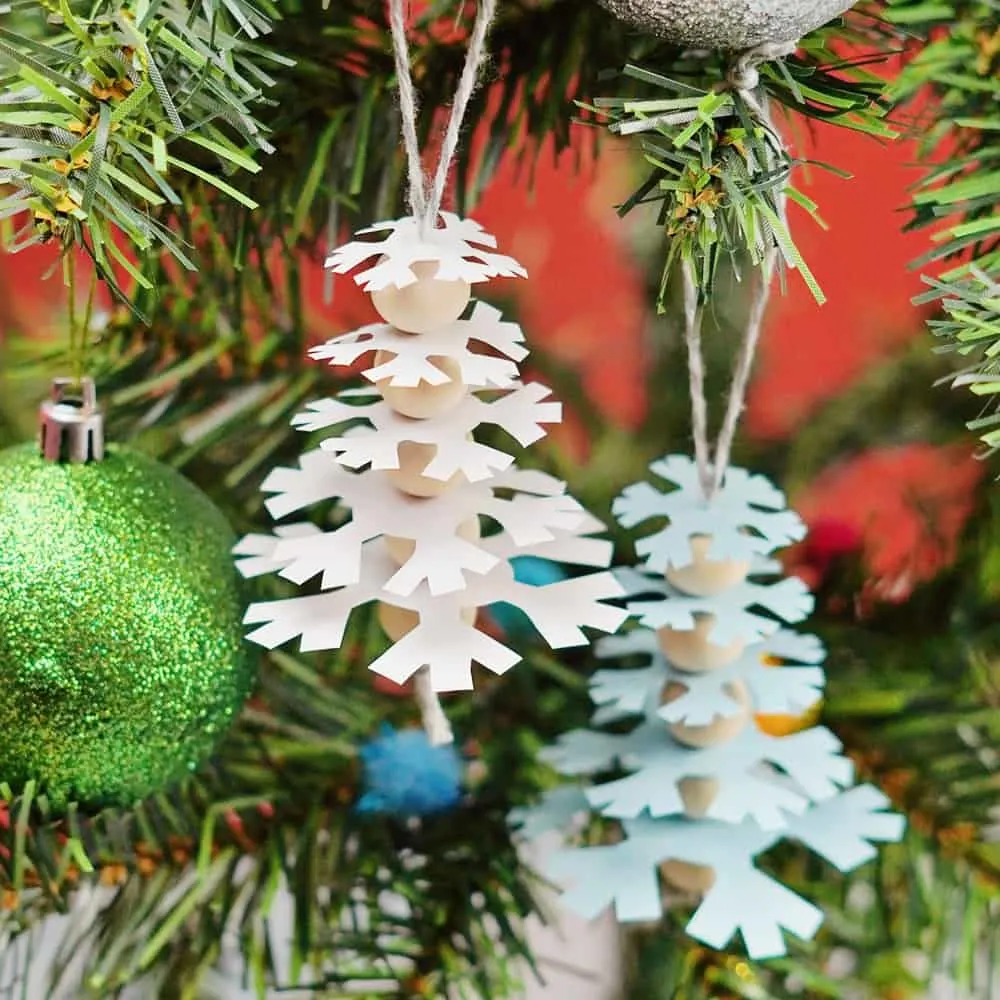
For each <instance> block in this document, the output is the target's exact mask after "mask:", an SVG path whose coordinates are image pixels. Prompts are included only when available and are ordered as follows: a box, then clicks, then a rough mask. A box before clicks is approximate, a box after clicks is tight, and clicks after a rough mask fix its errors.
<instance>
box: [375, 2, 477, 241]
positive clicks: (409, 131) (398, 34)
mask: <svg viewBox="0 0 1000 1000" xmlns="http://www.w3.org/2000/svg"><path fill="white" fill-rule="evenodd" d="M405 4H406V0H389V27H390V29H391V32H392V42H393V55H394V58H395V63H396V78H397V80H398V82H399V108H400V112H401V114H402V118H403V127H402V133H403V148H404V149H405V151H406V161H407V167H408V173H409V186H410V191H409V199H410V208H411V209H412V211H413V214H414V216H415V217H416V218H417V219H419V220H420V223H421V228H422V229H424V230H425V231H426V230H427V229H433V228H434V227H435V226H436V224H437V217H438V212H439V211H440V210H441V203H442V201H443V200H444V191H445V186H446V185H447V183H448V172H449V170H450V169H451V164H452V160H453V159H454V158H455V153H456V151H457V149H458V139H459V134H460V133H461V129H462V122H463V121H464V119H465V112H466V110H467V109H468V106H469V101H470V100H471V98H472V94H473V93H474V91H475V89H476V79H477V76H478V74H479V70H480V67H481V66H482V63H483V61H484V60H485V58H486V36H487V35H488V34H489V30H490V26H491V24H492V23H493V17H494V15H495V13H496V6H497V0H480V3H479V9H478V11H477V13H476V20H475V23H474V24H473V27H472V33H471V35H470V36H469V47H468V50H467V51H466V54H465V64H464V65H463V67H462V74H461V77H460V78H459V82H458V89H457V90H456V91H455V97H454V99H453V101H452V105H451V115H450V116H449V118H448V125H447V127H446V128H445V133H444V139H443V141H442V145H441V153H440V156H439V158H438V164H437V168H436V170H435V172H434V179H433V183H428V177H427V175H426V174H425V173H424V171H423V167H422V162H421V157H420V144H419V139H418V136H417V97H416V90H415V88H414V86H413V77H412V75H411V74H410V55H409V46H408V45H407V41H406V18H405Z"/></svg>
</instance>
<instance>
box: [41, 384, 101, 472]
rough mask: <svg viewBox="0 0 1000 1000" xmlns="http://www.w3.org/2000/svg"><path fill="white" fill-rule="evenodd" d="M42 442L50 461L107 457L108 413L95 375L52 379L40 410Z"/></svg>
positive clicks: (43, 454) (43, 455)
mask: <svg viewBox="0 0 1000 1000" xmlns="http://www.w3.org/2000/svg"><path fill="white" fill-rule="evenodd" d="M38 443H39V447H40V448H41V452H42V457H43V458H44V459H45V460H46V461H48V462H71V463H77V464H81V463H84V462H100V461H101V459H103V458H104V417H103V416H102V415H101V411H100V410H99V409H98V407H97V388H96V386H95V385H94V380H93V379H92V378H84V379H80V381H79V382H76V381H74V380H73V379H68V378H56V379H53V380H52V387H51V390H50V393H49V398H48V399H47V400H45V402H44V403H42V405H41V407H40V408H39V410H38Z"/></svg>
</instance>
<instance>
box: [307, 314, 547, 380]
mask: <svg viewBox="0 0 1000 1000" xmlns="http://www.w3.org/2000/svg"><path fill="white" fill-rule="evenodd" d="M500 317H501V313H500V310H499V309H496V308H494V307H493V306H490V305H487V304H486V303H485V302H477V303H476V304H475V307H474V308H473V311H472V315H471V316H470V317H469V318H468V319H459V320H456V321H455V322H454V323H450V324H449V325H447V326H444V327H442V328H441V329H439V330H434V331H431V332H430V333H423V334H421V335H420V336H419V337H415V336H413V335H412V334H409V333H401V332H400V331H399V330H397V329H396V328H395V327H394V326H390V325H389V324H388V323H372V324H371V325H370V326H363V327H361V329H359V330H353V331H352V332H351V333H345V334H342V335H341V336H339V337H333V338H332V339H331V340H328V341H327V342H326V343H325V344H321V345H320V346H319V347H314V348H313V349H312V350H311V351H310V352H309V356H310V357H311V358H315V359H316V360H317V361H327V362H329V363H330V364H331V365H341V366H348V365H353V364H354V363H355V362H356V361H357V360H358V359H359V358H361V357H363V356H364V355H365V354H369V353H371V352H373V351H386V352H388V353H390V354H392V355H394V357H393V358H392V359H391V360H389V361H385V362H383V363H382V364H380V365H375V366H374V367H372V368H367V369H364V370H363V372H362V374H363V375H364V376H365V378H367V379H368V380H369V381H370V382H381V381H382V380H383V379H385V380H387V382H388V384H389V385H391V386H394V387H408V386H416V385H419V384H420V383H421V382H428V383H430V384H431V385H441V384H442V383H444V382H446V381H447V380H448V376H447V375H446V374H445V373H444V372H443V371H441V369H440V368H439V367H438V366H437V365H435V364H434V362H433V361H431V360H430V359H431V358H434V357H447V358H450V359H452V360H453V361H455V362H456V364H457V365H458V368H459V371H460V373H461V378H462V381H463V382H464V383H465V385H467V386H468V387H469V388H471V389H487V388H494V389H509V388H510V387H511V386H513V384H514V383H515V382H516V380H517V362H519V361H523V360H524V358H525V356H526V355H527V353H528V351H527V349H526V348H525V347H524V346H523V341H524V334H523V333H522V332H521V328H520V327H519V326H518V325H517V323H509V322H505V321H503V320H502V319H501V318H500ZM473 342H475V343H478V344H482V345H483V346H485V347H488V348H491V349H492V350H494V351H496V352H498V353H500V354H502V355H503V357H496V356H494V355H491V354H482V353H477V352H476V351H473V350H472V349H471V346H470V345H471V344H472V343H473Z"/></svg>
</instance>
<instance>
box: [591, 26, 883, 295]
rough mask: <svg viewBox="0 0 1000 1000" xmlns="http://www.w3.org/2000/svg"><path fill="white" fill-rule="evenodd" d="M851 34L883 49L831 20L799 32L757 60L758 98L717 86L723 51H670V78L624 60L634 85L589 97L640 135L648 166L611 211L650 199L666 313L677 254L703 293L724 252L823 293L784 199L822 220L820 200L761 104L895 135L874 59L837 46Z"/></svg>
mask: <svg viewBox="0 0 1000 1000" xmlns="http://www.w3.org/2000/svg"><path fill="white" fill-rule="evenodd" d="M858 37H861V38H864V39H865V40H866V41H871V40H873V39H878V40H879V41H881V42H882V47H883V48H884V47H885V46H884V41H885V40H884V38H881V36H877V35H873V34H872V33H871V32H861V33H858V32H855V31H854V30H853V29H845V28H842V27H840V26H833V27H830V28H827V29H824V30H821V31H819V32H815V33H814V34H812V35H810V36H809V37H808V38H807V39H805V40H804V42H803V46H802V55H801V56H795V57H792V58H790V59H788V60H784V61H777V62H773V63H767V64H764V65H763V66H762V67H761V70H760V74H761V84H762V87H761V93H762V94H763V95H764V96H763V101H764V102H765V104H764V105H763V106H762V105H761V104H759V103H758V102H757V100H756V99H752V98H751V97H749V96H748V95H744V94H742V93H741V92H740V91H737V90H734V89H731V88H729V87H727V86H726V85H725V84H724V81H725V79H726V73H727V66H726V65H725V64H724V63H723V62H722V61H721V59H720V58H719V57H717V56H715V57H710V58H708V59H707V60H706V59H704V58H702V59H694V60H692V59H687V58H685V57H680V58H678V57H677V55H676V54H675V55H674V60H673V61H674V65H673V67H672V71H671V75H665V74H664V73H662V72H659V71H658V70H657V69H655V68H654V67H655V66H656V59H655V56H654V57H653V58H651V59H649V60H647V61H646V63H645V64H644V65H643V66H641V67H640V66H636V65H628V66H626V67H625V68H624V70H623V71H622V73H621V77H622V79H623V80H624V81H625V83H626V85H627V86H628V87H629V89H630V90H631V91H632V93H631V94H630V95H629V96H625V97H614V98H610V97H598V98H596V99H594V101H593V103H592V104H590V105H585V106H584V107H585V109H586V110H588V111H590V112H592V113H593V114H594V115H595V116H596V117H597V118H598V119H600V120H603V121H605V122H607V124H608V127H609V129H610V131H611V132H612V133H615V134H618V135H623V136H631V135H636V136H637V139H636V143H637V146H638V148H639V150H640V152H641V153H642V156H643V159H644V160H645V162H646V164H647V168H648V169H647V173H646V176H645V178H644V180H643V181H642V183H641V184H640V185H639V186H638V188H637V189H636V190H635V191H634V193H633V194H632V195H631V196H630V197H629V198H628V199H626V200H625V202H624V203H623V204H622V205H621V206H620V207H619V209H618V211H619V214H620V215H626V214H628V213H629V212H631V211H632V210H633V209H635V208H637V207H638V206H641V205H649V204H653V205H655V206H656V207H657V214H656V220H657V225H658V226H659V227H660V228H661V229H663V231H664V234H665V236H666V244H667V251H666V258H665V263H664V265H663V270H662V282H661V286H660V293H659V297H658V300H657V301H658V306H659V308H660V309H661V311H662V309H663V304H664V296H665V293H666V287H667V282H668V280H669V277H670V275H671V274H672V273H673V271H674V268H675V266H676V265H677V264H678V262H680V261H683V262H684V263H685V264H686V265H688V266H689V268H690V270H691V272H692V273H693V275H694V276H695V280H696V283H697V286H698V289H699V292H700V294H701V296H702V297H703V298H705V299H707V298H710V297H712V295H713V289H714V288H715V286H716V277H717V274H718V268H719V263H720V261H722V260H724V259H725V260H727V261H729V262H730V263H733V262H739V261H744V260H748V261H749V263H750V264H751V265H753V266H759V265H760V264H761V263H762V261H763V259H764V257H765V255H766V254H767V253H768V252H770V251H772V250H773V251H776V252H777V253H778V254H779V259H780V260H781V261H782V262H783V264H784V265H785V266H786V267H788V268H792V269H795V270H797V271H798V273H799V274H800V276H801V277H802V279H803V280H804V281H805V283H806V284H807V286H808V287H809V289H810V291H811V292H812V293H813V295H814V296H815V298H816V299H817V300H818V301H820V302H822V301H823V293H822V291H821V290H820V288H819V286H818V284H817V283H816V280H815V278H814V277H813V275H812V273H811V271H810V270H809V267H808V265H807V264H806V262H805V261H804V260H803V258H802V255H801V254H800V253H799V251H798V249H797V247H796V246H795V242H794V239H793V237H792V234H791V231H790V228H789V224H788V219H787V215H786V211H785V206H786V204H787V202H788V201H794V202H795V203H796V204H798V205H799V206H800V207H801V208H803V209H804V210H805V211H806V213H807V214H808V215H809V216H811V217H812V219H813V221H814V222H816V223H818V224H819V225H823V222H822V219H821V218H820V216H819V208H818V206H817V205H816V204H815V203H814V202H812V201H811V200H810V199H809V198H807V197H806V196H805V195H804V194H802V193H801V192H799V191H797V190H796V189H795V188H794V187H793V186H792V185H791V183H790V177H791V174H792V172H793V168H794V167H795V166H796V165H797V162H796V161H795V160H794V159H793V158H792V157H791V155H790V154H789V153H788V151H787V149H786V148H785V145H784V142H783V141H782V139H781V137H780V135H779V134H778V132H777V131H776V129H775V127H774V125H773V124H772V121H771V115H770V113H769V110H768V108H767V103H768V102H769V103H771V104H772V105H780V106H783V107H784V108H786V109H788V110H790V111H792V112H795V113H797V114H800V115H803V116H805V117H807V118H811V119H815V120H818V121H822V122H826V123H829V124H832V125H837V126H840V127H845V128H849V129H852V130H856V131H861V132H865V133H868V134H870V135H873V136H877V137H879V138H884V139H892V138H894V137H895V136H896V135H897V133H896V131H895V130H894V129H893V128H892V127H890V126H889V125H888V124H887V123H886V120H885V118H886V115H887V112H888V110H889V102H888V101H887V100H886V98H885V92H886V84H885V82H884V81H883V80H882V79H880V78H879V77H878V76H876V75H874V74H873V73H871V72H870V71H869V70H868V69H867V68H866V66H867V63H869V62H871V61H872V58H871V57H868V58H865V59H854V60H848V59H843V58H842V57H839V56H837V55H836V54H835V51H834V47H835V44H834V43H836V42H840V43H841V44H842V43H843V42H845V41H847V40H852V41H853V40H857V38H858ZM661 58H662V55H661ZM876 58H877V57H876ZM820 166H825V165H823V164H820Z"/></svg>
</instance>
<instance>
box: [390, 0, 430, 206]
mask: <svg viewBox="0 0 1000 1000" xmlns="http://www.w3.org/2000/svg"><path fill="white" fill-rule="evenodd" d="M404 2H405V0H390V3H389V28H390V31H391V33H392V54H393V58H394V60H395V63H396V85H397V86H398V87H399V110H400V114H401V117H402V120H403V122H402V132H403V149H404V150H405V152H406V166H407V171H408V173H409V202H410V210H411V211H412V212H413V214H414V215H415V216H416V217H417V218H423V217H424V215H425V212H426V205H427V190H426V183H427V182H426V179H425V178H424V171H423V166H422V165H421V162H420V140H419V138H418V137H417V95H416V91H415V90H414V88H413V77H412V76H411V75H410V46H409V44H408V43H407V40H406V20H405V12H404V9H403V5H404Z"/></svg>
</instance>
